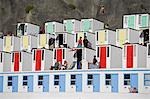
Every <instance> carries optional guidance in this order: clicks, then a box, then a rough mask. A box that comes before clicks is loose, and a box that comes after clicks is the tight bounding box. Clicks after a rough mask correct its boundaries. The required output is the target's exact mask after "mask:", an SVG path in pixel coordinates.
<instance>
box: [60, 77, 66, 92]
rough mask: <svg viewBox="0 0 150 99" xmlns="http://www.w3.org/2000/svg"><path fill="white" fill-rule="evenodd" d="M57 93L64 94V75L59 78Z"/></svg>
mask: <svg viewBox="0 0 150 99" xmlns="http://www.w3.org/2000/svg"><path fill="white" fill-rule="evenodd" d="M59 92H65V75H60V76H59Z"/></svg>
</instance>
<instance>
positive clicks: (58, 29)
mask: <svg viewBox="0 0 150 99" xmlns="http://www.w3.org/2000/svg"><path fill="white" fill-rule="evenodd" d="M49 23H52V24H53V27H54V32H53V33H48V31H46V30H47V26H48V24H49ZM62 31H63V24H62V23H59V22H46V23H45V33H48V34H55V32H62Z"/></svg>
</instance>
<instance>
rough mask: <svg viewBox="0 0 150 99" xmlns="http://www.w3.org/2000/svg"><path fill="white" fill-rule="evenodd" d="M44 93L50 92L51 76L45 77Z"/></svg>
mask: <svg viewBox="0 0 150 99" xmlns="http://www.w3.org/2000/svg"><path fill="white" fill-rule="evenodd" d="M43 92H49V75H44V76H43Z"/></svg>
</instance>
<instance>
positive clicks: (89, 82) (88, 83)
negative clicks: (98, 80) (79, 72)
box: [87, 74, 93, 85]
mask: <svg viewBox="0 0 150 99" xmlns="http://www.w3.org/2000/svg"><path fill="white" fill-rule="evenodd" d="M92 84H93V75H92V74H88V75H87V85H92Z"/></svg>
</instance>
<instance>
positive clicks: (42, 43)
mask: <svg viewBox="0 0 150 99" xmlns="http://www.w3.org/2000/svg"><path fill="white" fill-rule="evenodd" d="M39 39H40V41H39V45H40V48H43V47H46V41H47V39H46V34H40V38H39Z"/></svg>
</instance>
